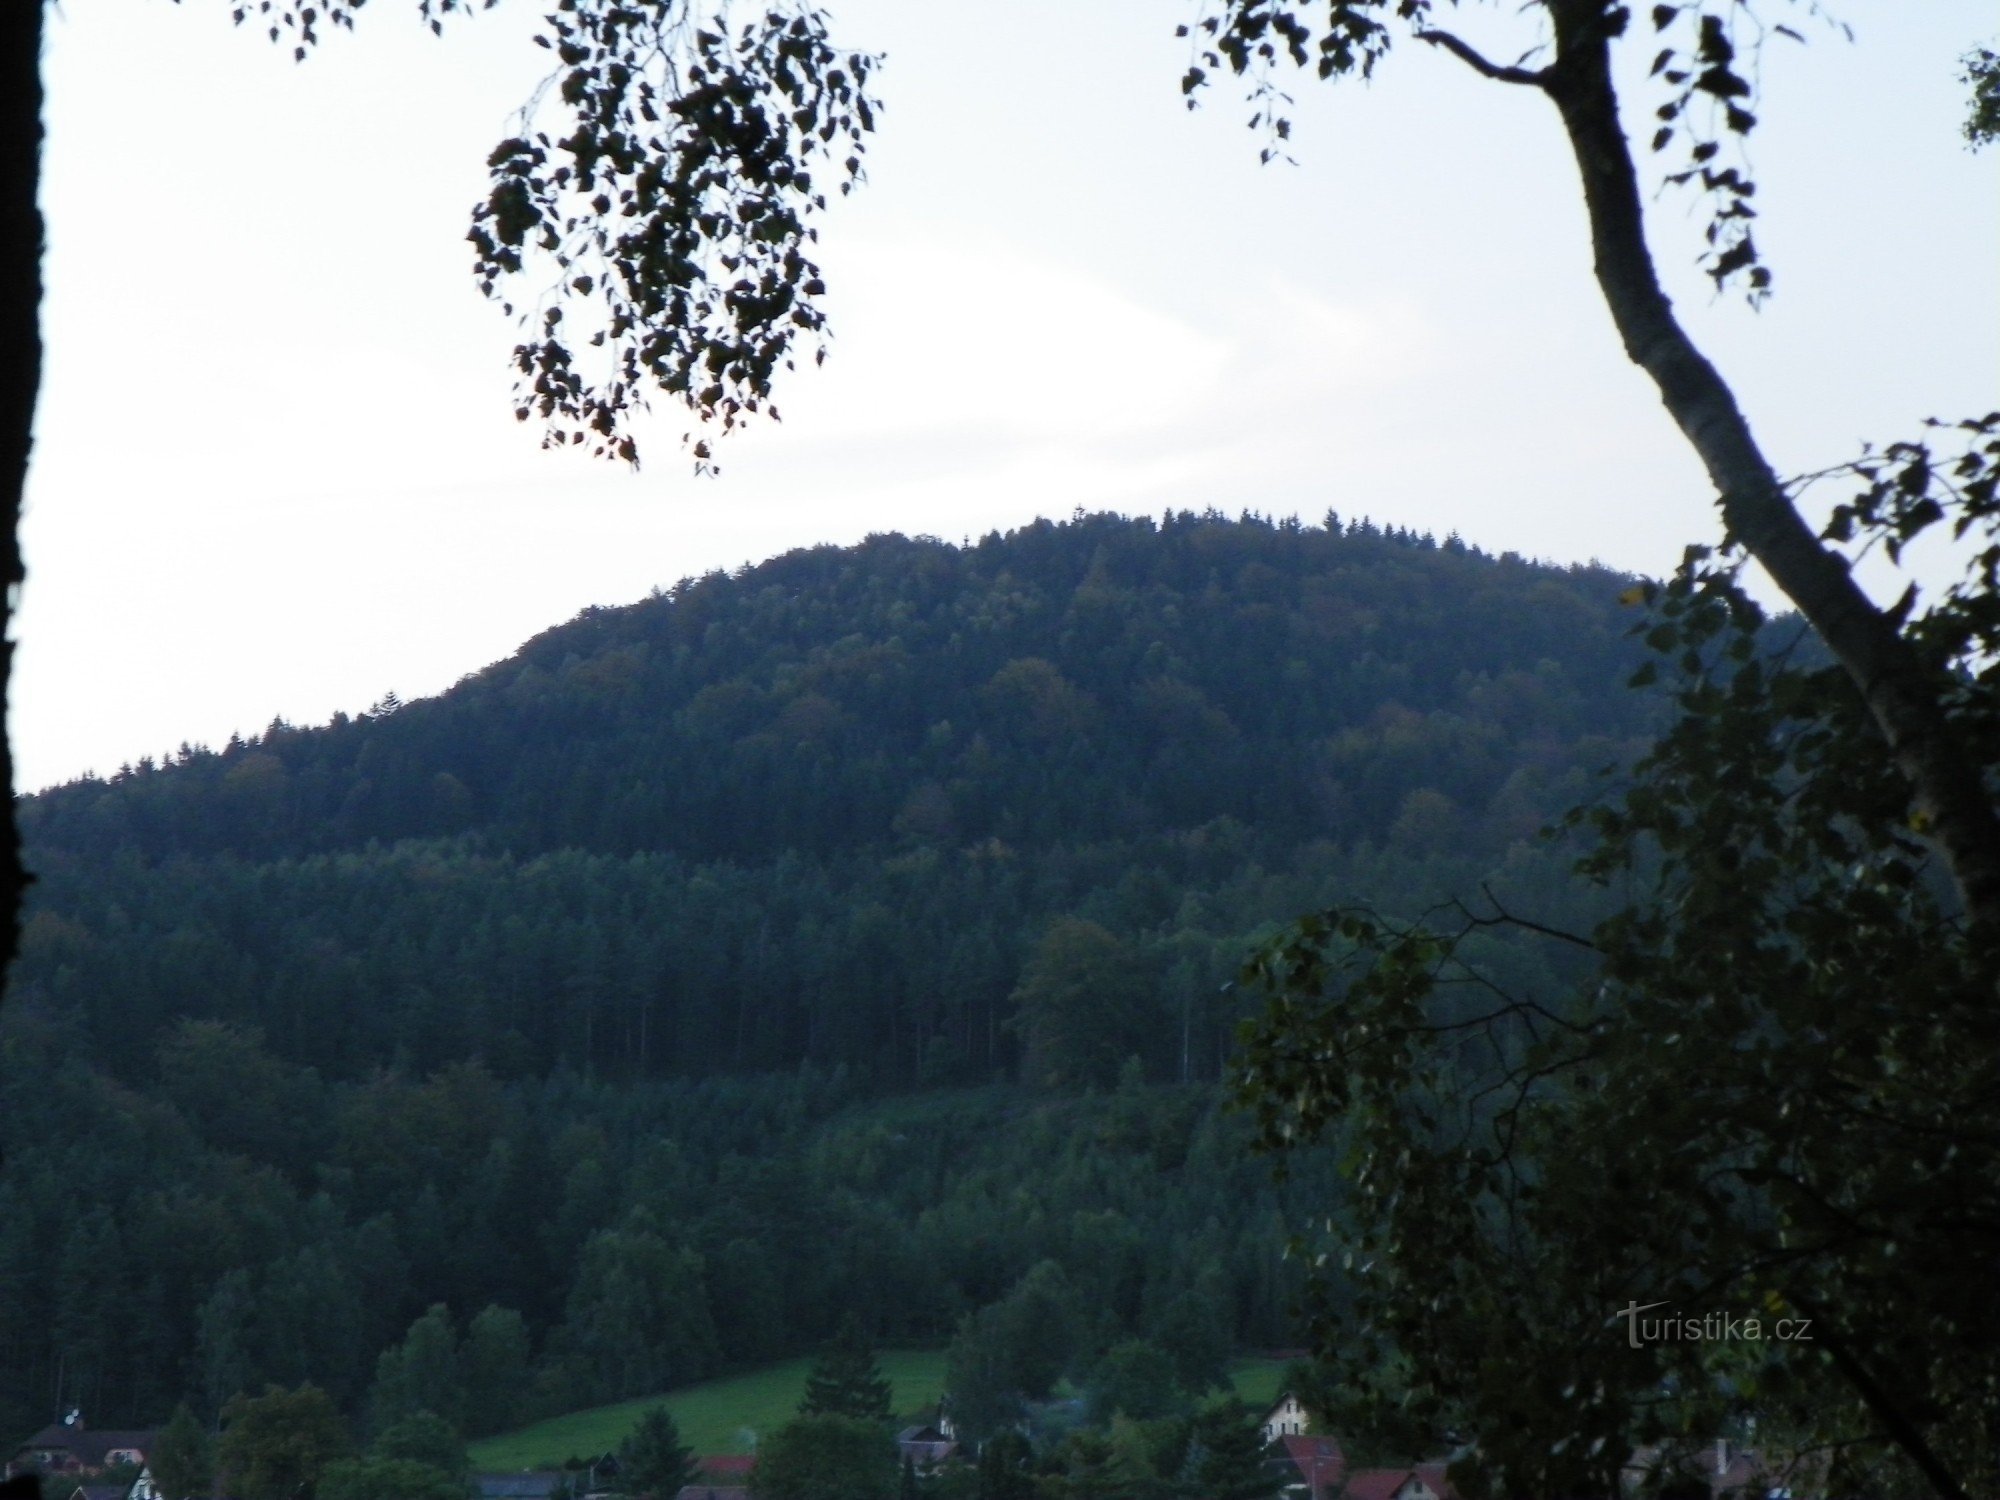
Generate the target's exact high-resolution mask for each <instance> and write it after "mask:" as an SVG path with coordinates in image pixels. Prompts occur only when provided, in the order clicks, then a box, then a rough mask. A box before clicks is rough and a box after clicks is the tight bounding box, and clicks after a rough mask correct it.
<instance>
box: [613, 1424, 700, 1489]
mask: <svg viewBox="0 0 2000 1500" xmlns="http://www.w3.org/2000/svg"><path fill="white" fill-rule="evenodd" d="M618 1462H619V1465H620V1467H621V1469H622V1471H623V1478H624V1484H625V1487H626V1488H627V1489H629V1490H631V1491H632V1492H633V1493H634V1494H638V1495H658V1496H662V1497H664V1500H672V1497H673V1496H675V1495H678V1494H679V1493H680V1492H681V1488H682V1486H684V1485H689V1484H693V1483H694V1481H695V1479H696V1478H697V1477H698V1476H699V1474H700V1472H701V1466H700V1465H699V1464H698V1463H696V1462H695V1456H694V1449H692V1448H690V1447H689V1446H688V1445H687V1444H686V1443H683V1442H682V1441H681V1430H680V1427H679V1425H678V1424H677V1423H676V1422H675V1421H674V1416H673V1413H672V1412H670V1411H668V1410H667V1409H666V1407H664V1406H652V1407H648V1408H647V1409H646V1411H645V1412H644V1413H642V1414H641V1416H640V1418H639V1425H638V1426H637V1427H635V1428H633V1429H632V1431H631V1432H630V1433H629V1434H628V1435H627V1436H626V1438H625V1441H624V1442H622V1443H620V1444H619V1445H618Z"/></svg>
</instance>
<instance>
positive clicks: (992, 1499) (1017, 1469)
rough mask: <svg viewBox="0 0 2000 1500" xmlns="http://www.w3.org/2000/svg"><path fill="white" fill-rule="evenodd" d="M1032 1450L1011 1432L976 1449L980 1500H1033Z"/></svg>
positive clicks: (996, 1436) (999, 1435) (1017, 1434)
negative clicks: (977, 1452)
mask: <svg viewBox="0 0 2000 1500" xmlns="http://www.w3.org/2000/svg"><path fill="white" fill-rule="evenodd" d="M1034 1457H1035V1453H1034V1449H1032V1448H1030V1447H1029V1446H1028V1440H1027V1439H1026V1438H1024V1437H1022V1436H1021V1434H1020V1433H1018V1432H1016V1431H1014V1430H1012V1429H1011V1428H1010V1429H1008V1430H1006V1431H1004V1432H996V1433H994V1434H993V1436H992V1437H990V1438H988V1439H987V1440H986V1441H985V1442H984V1443H982V1444H980V1446H979V1470H978V1473H979V1489H978V1497H979V1500H1033V1496H1034V1493H1035V1476H1034V1470H1033V1464H1034Z"/></svg>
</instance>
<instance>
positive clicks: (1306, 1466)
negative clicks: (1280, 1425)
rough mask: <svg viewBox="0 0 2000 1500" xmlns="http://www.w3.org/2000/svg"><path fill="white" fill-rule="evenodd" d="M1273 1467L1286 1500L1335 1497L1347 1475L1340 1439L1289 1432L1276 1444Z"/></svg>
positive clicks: (1320, 1499)
mask: <svg viewBox="0 0 2000 1500" xmlns="http://www.w3.org/2000/svg"><path fill="white" fill-rule="evenodd" d="M1275 1446H1276V1448H1277V1450H1278V1452H1277V1456H1276V1457H1275V1458H1274V1460H1273V1467H1274V1468H1275V1469H1277V1471H1278V1484H1279V1486H1280V1488H1281V1490H1282V1492H1283V1493H1284V1495H1285V1496H1286V1500H1334V1497H1335V1496H1337V1495H1338V1494H1339V1493H1340V1487H1341V1484H1342V1482H1343V1481H1344V1480H1345V1479H1346V1477H1347V1455H1346V1454H1345V1453H1343V1452H1342V1451H1341V1448H1340V1439H1338V1438H1333V1437H1313V1436H1310V1435H1309V1434H1306V1433H1302V1432H1288V1433H1285V1434H1283V1435H1282V1436H1280V1437H1279V1438H1278V1440H1277V1443H1276V1445H1275Z"/></svg>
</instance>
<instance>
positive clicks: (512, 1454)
mask: <svg viewBox="0 0 2000 1500" xmlns="http://www.w3.org/2000/svg"><path fill="white" fill-rule="evenodd" d="M880 1361H881V1365H882V1373H883V1374H884V1375H886V1376H888V1377H889V1384H890V1387H891V1388H892V1390H893V1391H894V1399H895V1403H896V1411H897V1413H898V1415H899V1416H902V1417H906V1418H908V1419H910V1420H912V1421H915V1420H918V1419H920V1418H923V1417H927V1416H928V1415H929V1414H930V1408H932V1407H933V1406H935V1405H936V1403H937V1399H938V1397H939V1396H941V1395H942V1394H943V1393H944V1351H943V1350H941V1349H892V1350H889V1351H886V1352H885V1353H883V1354H882V1355H881V1356H880ZM811 1368H812V1361H811V1360H810V1359H807V1358H799V1359H788V1360H785V1361H784V1362H783V1363H781V1364H775V1365H766V1366H764V1367H763V1368H762V1369H759V1370H752V1371H749V1372H747V1373H745V1374H741V1375H729V1376H725V1377H723V1378H722V1379H720V1380H704V1381H702V1382H701V1383H700V1384H698V1385H687V1386H682V1387H681V1388H680V1389H678V1390H672V1391H667V1392H665V1393H664V1394H663V1395H659V1396H647V1397H643V1398H641V1399H640V1400H637V1401H620V1402H618V1403H617V1404H616V1405H613V1406H594V1407H591V1408H590V1409H589V1410H587V1411H573V1412H570V1413H568V1414H567V1415H564V1416H560V1417H550V1418H548V1419H547V1420H545V1421H541V1422H535V1423H533V1424H531V1425H529V1426H527V1427H523V1428H520V1429H519V1430H518V1431H515V1432H507V1433H501V1434H500V1435H499V1436H497V1437H490V1438H482V1439H481V1440H480V1441H478V1442H476V1443H473V1444H472V1445H471V1447H470V1452H471V1456H472V1466H473V1468H475V1469H480V1470H485V1471H489V1472H506V1471H509V1470H514V1469H539V1468H558V1467H560V1466H561V1465H562V1463H563V1461H564V1460H565V1459H569V1458H594V1457H596V1456H597V1455H598V1454H601V1453H608V1452H610V1451H612V1450H613V1449H615V1448H616V1447H617V1446H618V1444H619V1443H620V1442H621V1441H623V1439H624V1437H625V1435H626V1434H627V1433H628V1432H630V1431H631V1430H632V1428H633V1427H634V1426H635V1425H637V1423H638V1420H639V1414H640V1413H641V1412H643V1411H644V1410H646V1408H647V1407H649V1406H652V1405H654V1404H656V1403H659V1402H664V1403H665V1404H666V1408H667V1410H668V1411H670V1412H672V1413H673V1416H674V1421H675V1422H676V1423H678V1424H679V1426H680V1429H681V1439H682V1441H684V1442H685V1443H687V1444H688V1446H690V1447H691V1448H693V1449H694V1451H695V1452H696V1453H700V1454H705V1455H707V1454H726V1453H750V1452H752V1451H754V1450H755V1448H756V1445H757V1435H758V1434H759V1433H763V1432H768V1431H770V1430H771V1429H772V1428H773V1427H777V1426H780V1425H782V1424H783V1423H785V1422H787V1421H789V1420H790V1419H791V1418H792V1416H793V1415H794V1414H795V1413H796V1412H797V1411H798V1405H799V1399H800V1397H801V1396H803V1395H804V1394H805V1388H806V1372H807V1370H809V1369H811ZM1283 1370H1284V1367H1283V1365H1281V1364H1279V1363H1278V1362H1277V1361H1275V1360H1269V1359H1239V1360H1237V1361H1235V1362H1234V1363H1233V1364H1232V1365H1231V1366H1230V1371H1229V1378H1230V1383H1231V1384H1232V1385H1233V1386H1234V1387H1235V1388H1236V1392H1237V1394H1238V1395H1240V1396H1241V1397H1242V1398H1243V1399H1244V1400H1246V1401H1248V1402H1250V1403H1251V1404H1252V1405H1253V1406H1263V1405H1268V1404H1269V1403H1271V1402H1272V1401H1274V1400H1276V1399H1277V1393H1278V1381H1279V1378H1280V1376H1281V1375H1282V1374H1283Z"/></svg>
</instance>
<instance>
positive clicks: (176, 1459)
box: [146, 1401, 215, 1500]
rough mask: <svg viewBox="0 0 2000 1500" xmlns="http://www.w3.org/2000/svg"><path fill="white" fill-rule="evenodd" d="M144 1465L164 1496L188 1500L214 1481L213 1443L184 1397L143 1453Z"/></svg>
mask: <svg viewBox="0 0 2000 1500" xmlns="http://www.w3.org/2000/svg"><path fill="white" fill-rule="evenodd" d="M146 1463H147V1467H149V1468H150V1469H152V1471H153V1481H154V1484H155V1485H156V1486H157V1487H158V1489H159V1492H160V1494H161V1496H162V1497H163V1500H188V1497H189V1496H190V1495H206V1494H208V1493H210V1491H211V1490H212V1488H213V1486H214V1483H215V1447H214V1444H212V1443H211V1442H210V1441H209V1438H208V1431H207V1429H205V1428H204V1427H203V1426H202V1425H201V1423H200V1422H199V1421H198V1420H196V1418H195V1414H194V1413H193V1412H192V1411H190V1410H188V1406H187V1403H186V1402H185V1401H183V1402H182V1403H181V1404H180V1405H178V1406H176V1407H175V1408H174V1414H173V1415H172V1416H171V1417H169V1418H168V1419H167V1425H166V1426H164V1427H162V1428H161V1429H160V1435H159V1437H158V1438H157V1439H156V1440H155V1441H154V1443H153V1448H152V1451H151V1452H150V1453H148V1454H147V1455H146Z"/></svg>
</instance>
